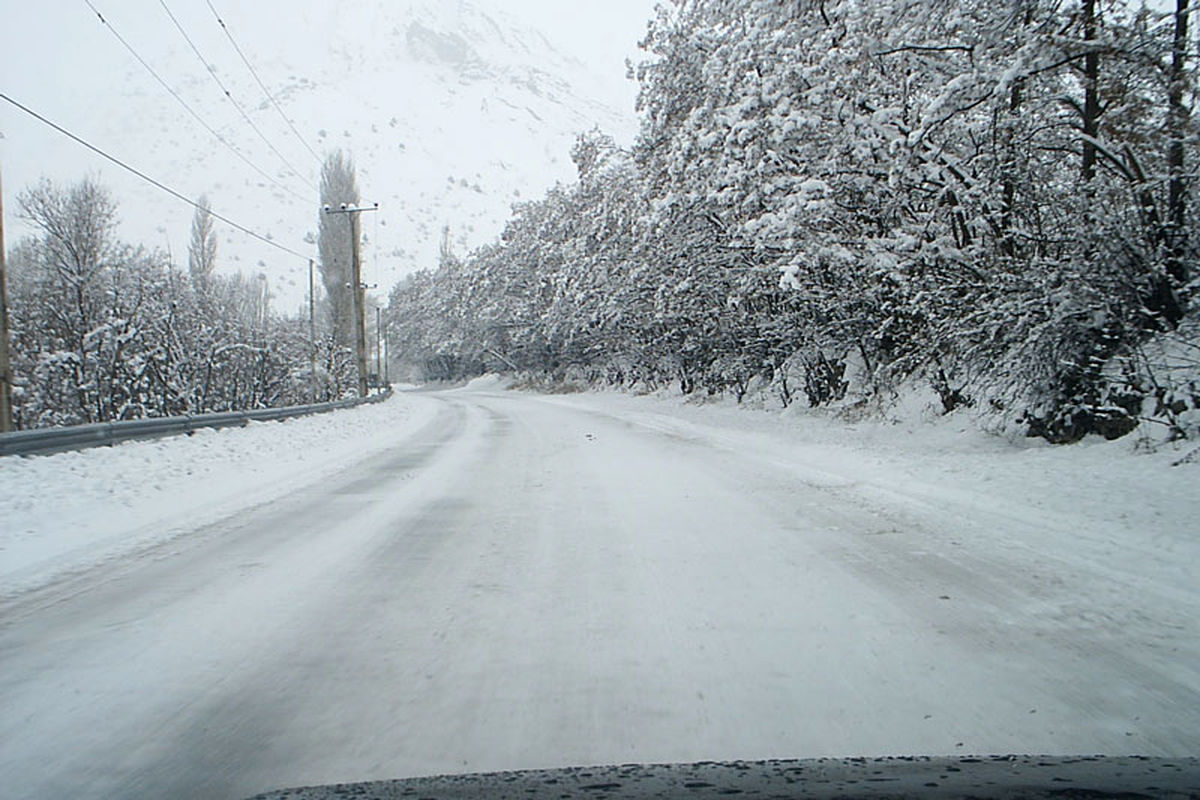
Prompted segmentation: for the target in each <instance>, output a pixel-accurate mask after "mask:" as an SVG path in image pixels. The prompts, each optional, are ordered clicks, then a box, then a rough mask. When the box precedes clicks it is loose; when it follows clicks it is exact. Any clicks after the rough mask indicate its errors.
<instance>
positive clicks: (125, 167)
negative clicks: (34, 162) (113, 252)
mask: <svg viewBox="0 0 1200 800" xmlns="http://www.w3.org/2000/svg"><path fill="white" fill-rule="evenodd" d="M0 100H4V101H5V102H8V103H11V104H12V105H14V106H16V107H17V108H19V109H20V110H21V111H24V112H25V113H26V114H28V115H29V116H31V117H33V118H34V119H36V120H38V121H39V122H42V123H44V124H46V125H49V126H50V127H51V128H53V129H54V130H56V131H58V132H59V133H61V134H62V135H64V136H66V137H68V138H69V139H72V140H74V141H76V142H78V143H79V144H81V145H83V146H84V147H86V148H87V149H89V150H91V151H92V152H93V153H96V154H97V155H99V156H101V157H103V158H106V159H108V160H109V161H111V162H112V163H114V164H116V165H117V166H118V167H120V168H121V169H123V170H125V171H126V172H131V173H133V174H134V175H136V176H137V177H139V178H141V179H142V180H144V181H146V182H147V183H149V184H151V185H152V186H155V187H157V188H158V189H161V190H162V191H164V192H166V193H167V194H169V195H171V196H172V197H174V198H175V199H177V200H182V201H183V202H185V203H187V204H188V205H189V206H191V207H193V208H198V209H203V208H204V207H203V206H201V205H200V204H199V203H197V202H196V201H195V200H192V199H190V198H188V197H186V196H185V195H183V194H182V193H180V192H177V191H175V190H174V189H172V188H171V187H170V186H167V185H166V184H164V183H162V182H160V181H157V180H155V179H154V178H151V177H150V176H149V175H147V174H146V173H144V172H142V171H141V170H139V169H137V168H135V167H131V166H130V165H128V164H126V163H125V162H124V161H122V160H121V159H119V158H117V157H116V156H113V155H109V154H108V153H106V152H104V151H103V150H101V149H100V148H99V147H96V146H95V145H94V144H92V143H90V142H88V141H86V140H85V139H83V138H82V137H80V136H76V135H75V134H73V133H71V132H70V131H69V130H67V129H66V128H64V127H62V126H61V125H59V124H57V123H55V122H53V121H51V120H49V119H47V118H46V117H43V116H42V115H41V114H39V113H38V112H36V111H34V110H33V109H32V108H30V107H29V106H26V105H24V104H22V103H19V102H17V101H16V100H14V99H12V98H11V97H9V96H8V95H7V94H4V93H3V92H0ZM205 210H206V211H208V213H209V214H211V215H212V216H213V217H214V218H215V219H219V220H221V222H224V223H225V224H226V225H229V226H230V227H232V228H235V229H237V230H239V231H241V232H242V233H244V234H246V235H247V236H251V237H253V238H255V239H258V240H259V241H260V242H264V243H266V244H269V245H270V246H271V247H274V248H275V249H276V250H282V251H283V252H285V253H288V254H289V255H293V256H296V257H297V258H303V259H308V258H309V256H306V255H304V254H303V253H300V252H298V251H296V250H293V249H291V248H290V247H287V246H285V245H282V244H280V243H279V242H277V241H275V240H274V239H271V238H269V237H267V236H264V235H263V234H261V233H258V232H257V231H253V230H251V229H250V228H247V227H246V226H245V225H241V224H239V223H237V222H234V221H233V220H231V219H230V218H229V217H226V216H223V215H221V214H218V213H217V212H215V211H213V210H212V209H205Z"/></svg>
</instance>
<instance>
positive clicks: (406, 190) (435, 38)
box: [0, 0, 649, 311]
mask: <svg viewBox="0 0 1200 800" xmlns="http://www.w3.org/2000/svg"><path fill="white" fill-rule="evenodd" d="M96 5H97V8H98V9H99V11H100V12H101V14H103V15H104V22H101V21H100V20H99V19H97V17H96V16H95V15H92V14H90V12H89V13H87V14H79V13H78V12H77V10H76V9H71V12H70V13H69V14H68V13H64V14H62V15H59V16H58V17H57V18H56V20H55V23H56V24H55V25H54V26H53V27H52V28H51V27H47V23H46V22H45V21H44V20H42V19H40V18H38V17H37V15H35V14H32V13H29V15H28V16H29V18H28V19H22V20H19V21H18V22H19V23H20V24H22V25H25V26H27V28H28V29H29V31H30V39H29V44H27V47H29V48H30V49H31V50H35V51H36V52H38V53H40V54H41V55H42V56H43V57H42V58H40V59H38V61H37V64H38V66H37V68H36V69H33V68H30V67H27V66H25V65H26V64H29V63H31V62H29V61H23V62H21V64H19V65H16V66H14V64H13V63H12V60H15V59H17V58H19V55H9V56H6V57H5V63H4V64H3V66H4V72H5V75H6V78H7V76H8V75H10V74H12V75H17V76H18V79H17V80H16V81H15V85H11V84H10V89H9V91H10V92H11V93H12V95H13V96H14V97H15V98H16V99H18V100H21V101H22V102H24V103H27V104H28V105H30V106H32V107H35V108H37V109H38V110H39V111H41V113H44V114H46V115H47V116H48V117H50V118H51V119H54V120H55V121H56V122H59V123H60V124H62V125H64V126H65V127H67V128H69V129H70V130H72V131H74V132H76V133H78V134H79V135H81V136H83V137H84V138H86V139H88V140H89V141H92V142H93V143H95V144H96V145H97V146H99V147H101V148H103V149H105V150H107V151H108V152H110V153H112V154H113V155H115V156H116V157H118V158H121V159H123V160H125V161H127V162H129V163H130V164H132V165H134V166H136V167H138V168H139V169H141V170H144V171H145V172H147V173H149V174H150V175H152V176H155V177H157V178H159V179H160V180H162V181H163V182H164V183H167V184H168V185H170V186H171V187H173V188H175V189H178V190H179V191H180V192H181V193H183V194H185V195H187V196H189V197H196V196H199V195H200V194H207V195H208V196H209V198H210V200H211V202H212V204H213V207H214V209H215V210H216V211H217V212H218V213H221V214H224V215H226V216H228V217H229V218H231V219H233V220H235V221H237V222H239V223H241V224H243V225H246V226H247V227H250V228H253V229H254V230H256V231H259V232H261V233H263V234H265V235H267V236H268V237H270V238H272V239H273V240H275V241H278V242H279V243H281V244H283V245H286V246H287V247H290V248H292V249H294V250H298V251H300V252H303V253H307V252H309V251H315V248H313V247H312V246H311V245H310V244H308V243H306V241H305V239H306V236H308V234H310V233H311V232H315V230H316V221H317V214H318V203H317V195H316V185H317V183H318V181H319V172H320V164H319V161H318V160H317V159H316V158H314V156H313V154H312V153H310V152H309V150H308V149H307V148H305V147H304V146H303V144H302V143H301V142H300V141H299V139H298V138H297V137H296V136H295V135H294V134H293V133H292V132H291V131H290V130H289V129H288V127H287V125H286V123H285V121H284V120H283V118H282V117H281V115H280V114H279V113H278V111H277V110H276V109H275V108H273V107H272V106H271V104H270V103H269V102H268V101H267V99H266V97H265V96H264V94H263V92H262V91H261V90H260V89H259V87H258V85H257V83H256V82H255V80H254V76H253V75H252V74H251V73H250V72H249V70H247V69H246V67H245V65H244V64H243V63H242V61H241V60H240V58H239V56H238V55H237V51H236V50H235V49H234V48H233V46H232V44H231V41H230V38H228V37H227V36H226V34H225V32H224V31H223V30H222V28H221V26H220V25H219V24H218V23H217V20H216V17H215V16H214V15H213V14H212V12H211V11H210V9H209V8H208V7H207V5H206V4H201V3H192V4H190V5H189V6H187V7H185V6H184V4H183V3H181V2H176V3H174V4H168V6H177V7H171V12H172V14H173V15H174V17H175V20H176V21H177V22H178V23H179V24H178V26H176V25H175V21H173V20H172V19H171V17H170V15H168V14H166V13H163V8H162V7H161V6H159V5H158V4H153V3H144V4H139V5H142V6H144V8H137V9H135V8H133V7H132V6H133V5H134V4H124V5H123V6H121V7H116V6H115V4H114V8H112V9H106V8H104V7H103V4H102V3H100V2H97V3H96ZM215 5H216V7H217V9H218V10H219V11H220V12H221V13H222V19H224V20H225V22H226V23H227V26H228V28H227V29H228V31H229V33H230V34H231V36H232V39H233V41H236V42H237V44H238V46H240V47H241V48H242V49H243V51H245V52H246V54H247V55H248V56H249V58H250V60H251V62H252V63H253V65H254V66H255V68H256V69H257V72H258V74H259V75H260V76H261V78H262V79H263V81H264V82H265V83H266V85H267V86H268V88H269V89H270V90H271V92H272V94H273V96H274V97H275V98H276V100H277V101H278V102H279V104H280V105H281V107H282V109H283V111H284V112H285V113H286V115H287V117H288V118H289V119H290V120H292V121H293V123H294V124H295V126H296V128H297V129H298V131H299V133H300V134H301V136H302V137H303V138H304V140H305V141H306V142H307V144H308V145H309V147H311V149H312V150H314V151H316V153H317V154H318V155H324V153H325V152H327V151H331V150H334V149H338V148H341V149H343V150H346V151H347V152H348V153H350V154H351V155H352V156H353V158H354V160H355V163H356V166H357V168H358V181H359V186H360V188H361V191H362V198H363V201H364V202H365V203H368V204H369V203H374V202H378V203H379V204H380V213H378V214H377V215H371V216H370V217H366V218H364V220H363V231H364V234H365V237H366V239H367V241H368V244H367V246H366V248H365V249H364V253H363V256H364V277H365V279H366V280H367V281H368V282H369V283H373V284H377V285H378V287H379V289H378V291H379V292H381V293H382V292H386V290H387V289H388V288H389V287H390V286H391V285H392V284H393V283H394V282H395V281H396V280H397V279H398V278H399V277H401V276H402V275H403V274H406V273H407V272H410V271H412V270H414V269H417V268H421V267H426V266H433V265H434V263H435V259H436V253H437V249H438V245H439V244H440V240H441V230H442V227H443V226H444V225H449V226H450V229H451V233H452V238H453V242H454V244H455V246H456V247H458V248H463V249H466V248H468V247H472V246H475V245H478V244H481V243H483V242H485V241H488V240H491V239H493V238H495V236H496V235H497V234H498V233H499V231H500V228H501V226H502V224H503V221H504V220H505V219H506V218H507V217H508V215H509V209H510V206H511V204H512V203H513V202H514V201H518V200H520V199H522V198H525V197H535V196H537V195H539V194H540V193H541V192H542V191H544V190H545V189H546V188H547V187H548V186H550V185H552V184H553V183H554V182H555V181H558V180H570V179H571V178H572V177H573V175H574V169H573V166H572V164H571V162H570V157H569V149H570V145H571V142H572V141H573V139H574V137H575V135H576V134H578V133H579V132H581V131H584V130H587V129H589V128H592V127H594V126H599V127H601V128H602V129H604V130H605V131H607V132H610V133H613V134H614V135H616V136H617V137H618V138H619V139H624V140H629V139H631V137H632V134H633V131H634V130H635V118H634V113H633V108H632V106H633V96H634V87H633V85H632V83H631V82H629V81H626V80H625V78H624V74H623V69H622V67H621V54H622V53H629V52H632V51H634V49H635V43H636V38H637V35H638V30H639V28H640V27H644V19H645V18H646V14H645V13H642V14H639V13H637V11H636V10H635V11H633V12H630V13H628V20H625V21H623V23H624V24H625V28H624V29H626V30H628V31H629V34H628V36H627V37H625V38H624V39H623V40H621V41H614V42H611V43H610V47H609V50H608V51H605V52H611V53H613V54H614V55H612V56H611V57H609V58H606V59H598V58H596V57H595V53H596V52H599V50H598V49H597V50H592V51H590V52H588V53H587V54H586V55H576V54H575V53H574V52H572V47H571V44H570V37H563V36H559V37H558V38H559V39H560V40H563V41H565V42H566V44H560V43H558V42H555V41H552V37H554V36H555V33H554V31H548V32H543V30H539V27H538V26H537V20H536V18H533V19H532V20H531V18H530V15H528V14H527V15H526V16H525V17H524V18H522V17H521V16H520V15H519V14H517V13H512V12H515V11H516V9H515V6H516V5H517V4H512V3H508V4H503V3H501V2H499V0H474V1H473V2H468V0H459V1H458V2H442V1H437V0H427V1H426V2H412V3H405V4H402V3H395V2H387V0H363V1H362V2H358V3H353V4H344V5H343V4H327V5H323V6H316V5H313V6H311V7H308V8H306V9H299V10H293V9H295V8H296V6H295V5H293V4H286V3H285V4H278V3H273V2H271V3H255V4H246V5H239V6H235V5H234V4H232V3H216V4H215ZM223 5H225V6H228V8H227V9H223V8H221V6H223ZM640 5H644V6H646V7H648V6H649V3H648V2H646V3H644V4H640ZM638 6H639V3H636V2H635V3H633V4H632V5H631V6H630V7H631V8H634V9H636V8H637V7H638ZM18 13H25V12H18ZM613 13H616V12H613ZM583 19H584V18H581V20H583ZM531 21H532V23H533V24H531ZM180 28H182V31H183V32H186V33H187V35H188V37H189V38H190V39H191V44H189V42H188V41H187V39H185V38H184V36H183V35H181V30H180ZM560 30H561V29H560ZM114 31H116V32H117V33H119V34H120V35H121V37H122V38H124V39H125V41H126V42H128V43H129V45H130V46H131V47H132V48H133V49H134V50H135V51H137V54H138V55H140V56H141V57H142V58H144V59H145V60H146V61H147V62H148V63H150V64H151V65H152V66H153V67H154V68H155V70H156V71H157V72H158V73H159V74H160V75H161V76H162V78H163V80H164V81H165V82H166V83H167V84H168V85H170V86H171V87H172V88H173V89H174V90H175V91H177V92H178V93H179V95H180V97H181V98H182V99H183V100H184V101H186V102H187V104H188V105H190V106H191V107H192V108H193V109H195V110H196V111H197V112H198V113H199V115H200V116H201V117H203V118H204V120H205V121H206V122H207V123H208V124H210V125H211V126H212V127H213V128H214V129H216V131H217V132H218V133H219V134H220V135H221V136H222V137H223V138H224V139H225V140H226V141H228V142H229V143H230V144H231V145H233V146H234V147H235V148H236V149H237V151H238V152H240V153H241V154H242V155H244V156H245V158H244V159H243V158H241V157H239V156H238V154H237V153H234V152H232V151H231V149H230V148H228V147H227V146H226V145H224V144H222V143H221V142H220V141H219V140H218V139H217V138H216V137H214V136H213V135H212V134H211V133H210V132H207V131H205V130H204V128H203V127H202V126H201V125H200V124H199V123H198V122H197V121H196V120H195V119H194V118H193V117H192V116H190V115H189V113H188V111H187V110H186V109H185V108H183V107H182V105H181V104H180V103H178V102H177V101H176V100H175V99H173V98H172V97H171V96H170V95H169V94H168V92H167V91H166V90H165V89H164V88H163V86H162V85H160V84H159V83H158V82H157V81H156V80H155V79H154V77H153V76H152V75H151V74H150V73H149V72H148V71H147V70H146V69H145V68H144V67H143V66H142V65H141V64H139V63H138V62H137V60H136V59H135V57H134V55H132V54H131V53H130V51H129V49H127V48H125V47H124V46H123V45H122V43H121V41H120V40H119V39H118V38H117V37H116V36H114V35H113V32H114ZM39 38H44V39H45V41H44V42H42V43H41V44H40V45H38V44H37V42H38V40H39ZM193 44H194V45H195V49H196V50H199V52H200V54H201V55H202V56H203V58H204V61H203V62H202V61H201V60H200V58H198V57H197V54H196V52H195V51H194V50H193V48H192V45H193ZM39 47H40V49H37V48H39ZM80 48H83V49H85V50H86V52H87V61H86V64H80V63H79V58H78V52H79V49H80ZM205 64H207V65H208V69H210V70H211V71H212V72H213V75H215V76H216V77H217V78H219V80H220V83H218V82H217V81H215V80H213V77H212V76H210V75H206V74H205V71H206V67H205ZM81 67H82V68H81ZM222 86H224V87H226V88H228V89H229V91H230V94H231V95H232V97H233V98H234V99H236V100H237V101H238V103H239V104H240V105H241V106H242V108H243V109H244V110H245V112H246V115H247V116H248V117H249V119H250V120H251V121H252V122H253V123H254V126H253V127H252V126H251V125H250V124H249V123H248V122H247V121H246V119H245V118H243V117H242V116H241V115H240V113H239V111H238V109H237V108H236V107H235V106H234V105H233V104H232V103H230V102H228V99H227V98H225V97H223V96H222ZM0 114H2V116H0V131H2V132H3V133H4V136H5V138H4V140H3V141H0V146H2V147H3V151H0V155H2V158H3V166H4V170H5V173H4V179H5V187H6V191H7V194H8V197H9V203H10V204H11V205H12V206H13V207H14V208H11V209H10V211H9V216H10V219H11V217H12V216H13V212H14V211H15V203H14V201H13V199H12V198H13V196H14V195H15V193H16V192H17V191H19V190H20V189H21V188H24V187H25V186H27V185H29V184H30V183H32V182H33V181H35V180H37V179H38V178H39V177H40V176H42V175H47V176H49V177H52V178H53V179H55V180H59V181H64V182H66V181H74V180H78V179H79V178H80V177H82V176H83V175H85V174H89V173H90V174H98V176H99V178H100V180H101V181H102V182H103V183H105V184H106V185H108V186H109V187H110V188H111V189H112V191H113V195H114V198H115V199H116V200H117V202H118V203H119V205H120V216H121V219H122V227H121V231H120V235H121V236H122V237H123V238H125V239H127V240H129V241H133V242H137V243H143V244H146V245H148V246H156V247H169V248H170V249H171V250H172V251H173V252H174V254H175V256H176V260H177V261H180V262H185V261H186V255H185V251H186V243H187V234H188V226H189V224H190V219H191V210H190V209H189V208H188V207H187V206H185V205H183V204H182V203H179V202H178V201H176V200H171V199H170V198H168V197H166V196H164V195H163V194H162V193H161V192H158V191H157V190H155V189H153V188H152V187H149V186H147V185H145V184H144V183H141V182H140V181H138V180H137V179H136V178H133V177H132V176H129V175H127V174H125V173H123V172H121V171H120V170H119V169H118V168H116V167H115V166H113V165H110V164H108V163H106V162H104V161H102V160H100V159H99V158H98V157H96V156H95V155H93V154H90V153H88V152H87V151H86V150H83V149H82V148H80V147H79V146H78V145H76V144H74V143H72V142H69V141H67V140H65V139H64V138H62V137H59V136H58V135H57V134H54V133H53V132H49V131H47V130H46V129H45V128H42V127H38V124H37V123H36V122H33V121H32V120H28V119H27V118H24V117H23V116H22V115H20V114H19V113H18V112H16V111H15V110H14V109H12V108H10V107H7V106H6V107H5V108H3V109H2V110H0ZM254 127H257V128H258V129H259V130H260V131H261V132H262V134H263V136H259V135H258V134H256V132H255V131H254ZM268 142H269V143H270V144H268ZM247 161H248V162H252V163H253V165H254V166H255V167H258V168H259V169H261V171H262V172H263V173H266V176H264V175H263V174H261V173H258V172H255V171H254V170H253V169H252V168H251V167H250V166H249V165H248V164H247ZM267 176H269V178H268V177H267ZM15 227H16V228H17V229H16V230H14V231H12V232H10V234H9V240H10V242H11V241H13V240H15V238H16V235H19V234H20V232H21V231H20V228H19V226H15ZM218 230H219V234H220V243H219V253H218V260H219V266H218V269H223V270H234V269H240V270H242V271H244V272H247V273H251V274H256V273H259V272H262V273H265V274H266V275H267V277H268V279H269V280H270V284H271V287H272V292H273V293H274V295H275V298H276V301H275V305H276V307H277V308H280V309H282V310H285V311H290V310H293V309H295V308H297V307H298V306H299V305H300V304H301V303H302V302H304V300H305V298H306V294H307V265H306V264H305V263H304V261H303V260H302V259H298V258H296V257H295V256H291V255H288V254H285V253H281V252H280V251H278V250H275V249H273V248H271V247H269V246H267V245H265V244H262V243H259V242H256V241H255V240H253V239H252V238H250V237H248V236H246V235H245V234H243V233H240V232H238V231H236V230H232V229H229V228H228V226H222V225H220V224H219V225H218Z"/></svg>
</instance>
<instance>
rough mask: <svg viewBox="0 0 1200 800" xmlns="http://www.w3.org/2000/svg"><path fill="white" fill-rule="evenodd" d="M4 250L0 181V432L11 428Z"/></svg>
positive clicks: (9, 362) (0, 188)
mask: <svg viewBox="0 0 1200 800" xmlns="http://www.w3.org/2000/svg"><path fill="white" fill-rule="evenodd" d="M5 255H6V253H5V250H4V182H3V181H0V433H6V432H8V431H11V430H12V429H13V408H12V382H13V374H12V360H11V359H10V358H9V352H8V271H7V269H6V268H5Z"/></svg>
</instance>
